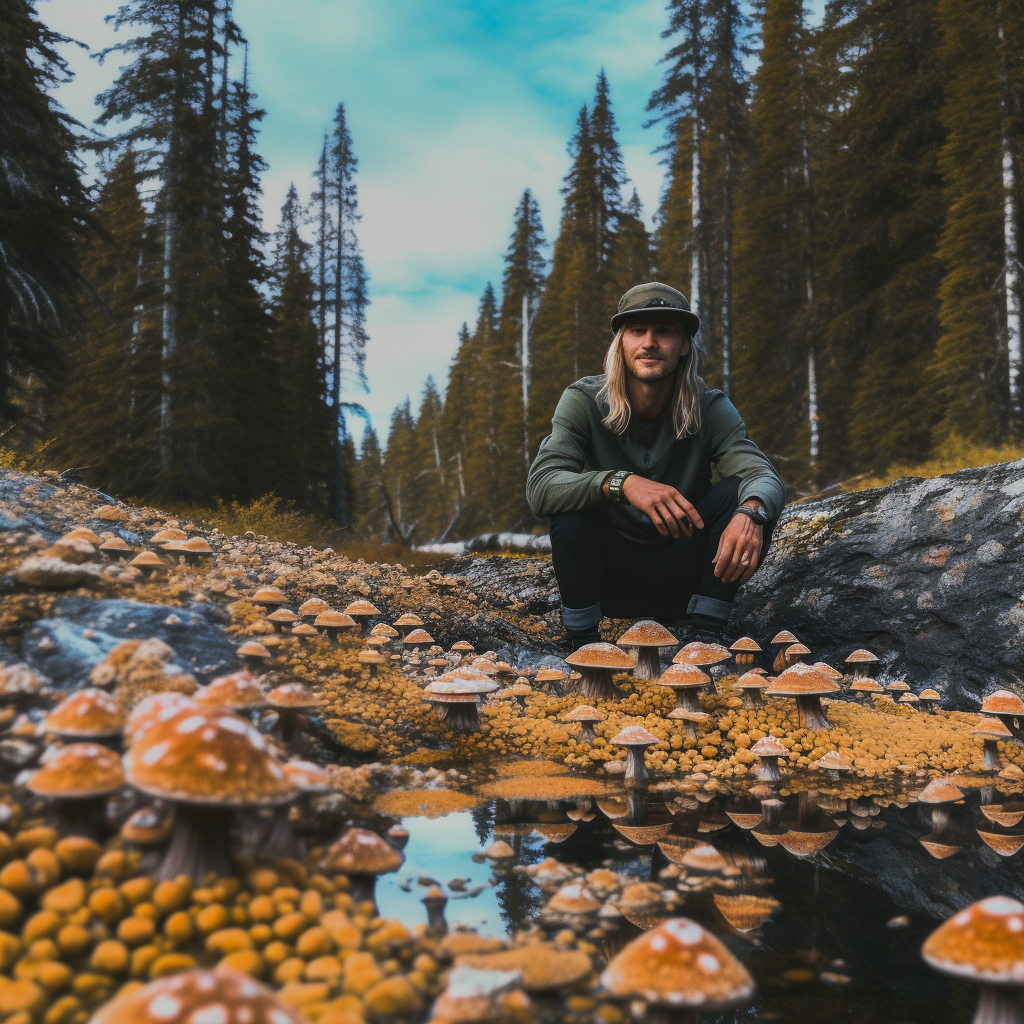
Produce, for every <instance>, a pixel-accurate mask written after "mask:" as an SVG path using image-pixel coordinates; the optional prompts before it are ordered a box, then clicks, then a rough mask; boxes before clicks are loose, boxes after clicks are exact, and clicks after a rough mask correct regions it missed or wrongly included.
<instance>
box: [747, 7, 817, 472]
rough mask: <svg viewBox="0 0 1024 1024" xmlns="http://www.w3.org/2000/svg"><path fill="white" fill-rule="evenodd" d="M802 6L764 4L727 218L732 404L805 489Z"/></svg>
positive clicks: (808, 265)
mask: <svg viewBox="0 0 1024 1024" xmlns="http://www.w3.org/2000/svg"><path fill="white" fill-rule="evenodd" d="M803 20H804V11H803V4H802V2H801V0H767V2H766V4H765V9H764V19H763V23H762V39H763V48H762V51H761V64H760V66H759V68H758V70H757V72H756V74H755V76H754V86H755V92H754V100H753V104H752V106H751V111H750V119H751V127H752V131H753V135H754V139H753V153H752V156H751V159H750V163H749V166H748V168H747V171H746V175H745V178H744V182H743V185H742V187H741V189H740V196H739V202H738V206H737V212H736V245H735V256H736V260H735V272H734V280H735V286H736V287H735V308H736V369H735V373H734V375H733V385H734V390H735V395H736V398H737V404H738V406H739V408H740V409H741V410H742V412H743V415H744V419H745V420H746V423H747V426H748V428H749V429H750V432H751V434H752V436H754V437H756V438H757V439H758V442H759V443H761V444H762V445H763V446H764V447H765V448H766V449H767V451H768V452H769V453H770V454H771V455H772V456H773V457H776V458H779V459H782V460H787V461H785V463H784V466H783V469H784V471H785V474H786V476H787V478H788V479H790V480H793V481H796V480H799V481H800V482H804V481H805V480H806V479H807V478H808V475H809V474H810V473H812V472H813V471H814V467H815V462H816V459H817V455H818V451H817V447H818V445H817V415H818V414H817V379H816V375H817V366H816V354H815V350H814V347H813V343H814V339H813V335H812V331H811V313H812V308H813V303H814V288H815V285H814V277H813V274H814V266H813V251H812V234H811V215H812V209H813V199H812V194H811V190H810V179H809V167H808V160H809V154H808V147H809V140H808V138H807V133H806V126H807V112H806V95H807V88H808V86H807V82H806V63H807V45H808V43H807V36H806V33H805V30H804V24H803Z"/></svg>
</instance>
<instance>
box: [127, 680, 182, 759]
mask: <svg viewBox="0 0 1024 1024" xmlns="http://www.w3.org/2000/svg"><path fill="white" fill-rule="evenodd" d="M186 706H187V707H195V706H197V705H196V703H195V701H194V700H193V699H192V698H191V697H188V696H186V695H185V694H184V693H177V692H175V691H173V690H169V691H168V692H166V693H151V694H150V695H149V696H148V697H143V698H142V700H140V701H139V703H138V704H136V705H135V707H134V708H132V711H131V714H130V715H129V716H128V721H127V723H126V724H125V727H124V738H125V742H126V743H128V744H129V745H131V744H132V743H134V742H135V741H136V740H137V739H139V738H140V737H141V736H143V735H144V734H145V733H146V732H147V731H148V730H149V729H151V728H152V727H153V726H154V725H156V724H157V723H158V722H166V721H167V719H169V718H173V717H174V716H175V715H176V714H177V713H178V712H179V711H180V710H181V709H182V708H183V707H186Z"/></svg>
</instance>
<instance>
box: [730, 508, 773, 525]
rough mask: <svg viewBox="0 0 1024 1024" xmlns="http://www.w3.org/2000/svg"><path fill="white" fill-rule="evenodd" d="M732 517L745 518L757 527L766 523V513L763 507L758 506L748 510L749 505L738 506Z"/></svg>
mask: <svg viewBox="0 0 1024 1024" xmlns="http://www.w3.org/2000/svg"><path fill="white" fill-rule="evenodd" d="M733 515H740V516H746V517H747V518H748V519H752V520H753V521H754V522H755V523H757V525H758V526H765V525H766V524H767V523H768V513H767V512H766V511H765V509H764V506H762V505H758V507H757V508H750V506H749V505H740V506H739V507H738V508H737V509H736V511H735V512H733Z"/></svg>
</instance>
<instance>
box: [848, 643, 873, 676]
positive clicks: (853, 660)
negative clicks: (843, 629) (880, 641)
mask: <svg viewBox="0 0 1024 1024" xmlns="http://www.w3.org/2000/svg"><path fill="white" fill-rule="evenodd" d="M845 663H846V664H847V665H849V667H850V675H851V676H853V678H854V679H867V678H874V677H875V676H876V675H878V670H879V668H880V667H881V662H880V661H879V660H878V658H877V656H876V655H874V654H872V653H871V652H870V651H865V650H864V649H863V648H860V649H858V650H856V651H854V652H853V653H852V654H848V655H847V656H846V659H845Z"/></svg>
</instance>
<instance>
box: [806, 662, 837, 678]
mask: <svg viewBox="0 0 1024 1024" xmlns="http://www.w3.org/2000/svg"><path fill="white" fill-rule="evenodd" d="M811 667H812V668H816V669H817V670H818V671H819V672H820V673H821V674H822V675H823V676H824V677H825V678H826V679H831V680H833V681H834V682H837V683H838V682H839V680H840V679H842V678H843V673H842V672H840V671H839V670H838V669H835V668H833V667H832V666H831V665H827V664H825V662H823V661H816V662H815V663H814V664H813V665H812V666H811Z"/></svg>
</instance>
